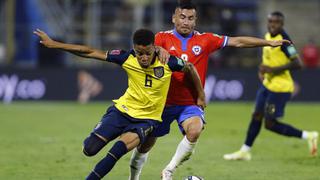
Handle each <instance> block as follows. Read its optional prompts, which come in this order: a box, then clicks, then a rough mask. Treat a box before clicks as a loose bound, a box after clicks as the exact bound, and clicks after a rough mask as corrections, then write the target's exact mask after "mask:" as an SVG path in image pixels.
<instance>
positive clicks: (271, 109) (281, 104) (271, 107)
mask: <svg viewBox="0 0 320 180" xmlns="http://www.w3.org/2000/svg"><path fill="white" fill-rule="evenodd" d="M290 98H291V93H274V92H270V93H269V95H268V98H267V100H266V107H265V118H266V119H267V120H273V119H279V118H281V117H283V115H284V111H285V106H286V104H287V102H288V101H289V100H290Z"/></svg>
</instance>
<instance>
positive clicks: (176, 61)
mask: <svg viewBox="0 0 320 180" xmlns="http://www.w3.org/2000/svg"><path fill="white" fill-rule="evenodd" d="M185 64H186V62H185V61H184V60H182V59H180V58H177V57H175V56H170V58H169V61H168V66H169V68H170V69H171V71H172V72H175V71H181V70H182V69H183V68H184V66H185Z"/></svg>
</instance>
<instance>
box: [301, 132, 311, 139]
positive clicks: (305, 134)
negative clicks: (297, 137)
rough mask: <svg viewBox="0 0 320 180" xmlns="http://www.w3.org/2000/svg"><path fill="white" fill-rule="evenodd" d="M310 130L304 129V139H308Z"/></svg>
mask: <svg viewBox="0 0 320 180" xmlns="http://www.w3.org/2000/svg"><path fill="white" fill-rule="evenodd" d="M308 136H309V132H308V131H302V137H301V138H302V139H308Z"/></svg>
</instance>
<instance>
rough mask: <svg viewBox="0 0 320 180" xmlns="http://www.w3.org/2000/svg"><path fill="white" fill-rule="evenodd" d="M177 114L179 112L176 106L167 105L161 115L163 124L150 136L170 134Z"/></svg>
mask: <svg viewBox="0 0 320 180" xmlns="http://www.w3.org/2000/svg"><path fill="white" fill-rule="evenodd" d="M177 114H178V112H177V108H176V106H166V107H165V108H164V111H163V113H162V116H161V118H162V122H161V124H160V125H159V126H158V127H157V128H155V129H154V130H153V132H152V133H151V134H150V136H151V137H154V138H157V137H162V136H165V135H167V134H169V133H170V125H171V123H172V122H173V121H174V120H175V119H176V117H177Z"/></svg>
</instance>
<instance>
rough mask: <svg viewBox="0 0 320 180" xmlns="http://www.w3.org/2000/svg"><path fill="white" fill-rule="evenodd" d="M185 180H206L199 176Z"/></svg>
mask: <svg viewBox="0 0 320 180" xmlns="http://www.w3.org/2000/svg"><path fill="white" fill-rule="evenodd" d="M185 180H204V179H203V178H202V177H199V176H188V177H186V179H185Z"/></svg>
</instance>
